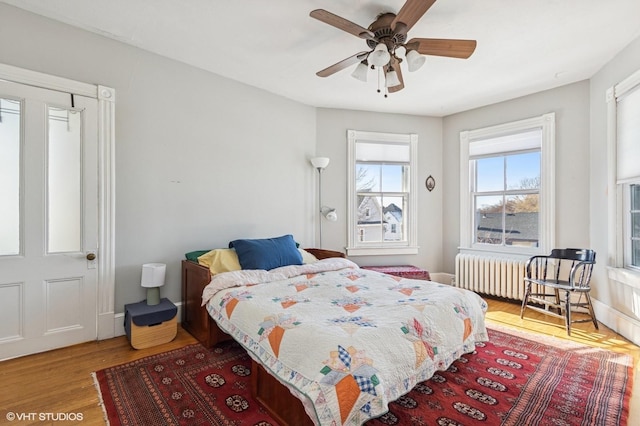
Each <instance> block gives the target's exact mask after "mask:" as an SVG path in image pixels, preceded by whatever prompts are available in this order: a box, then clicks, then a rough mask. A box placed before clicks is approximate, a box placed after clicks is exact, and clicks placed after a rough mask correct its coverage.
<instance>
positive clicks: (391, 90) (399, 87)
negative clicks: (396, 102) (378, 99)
mask: <svg viewBox="0 0 640 426" xmlns="http://www.w3.org/2000/svg"><path fill="white" fill-rule="evenodd" d="M391 66H392V67H393V70H394V71H395V72H396V74H398V80H400V84H398V85H397V86H393V87H387V90H388V91H389V93H396V92H399V91H400V90H402V89H404V78H402V68H400V62H399V61H398V58H396V57H395V56H392V57H391ZM385 72H387V67H385Z"/></svg>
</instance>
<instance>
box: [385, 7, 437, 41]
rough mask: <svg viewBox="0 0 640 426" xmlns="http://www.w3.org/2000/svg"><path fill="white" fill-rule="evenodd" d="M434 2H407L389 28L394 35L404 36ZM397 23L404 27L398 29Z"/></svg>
mask: <svg viewBox="0 0 640 426" xmlns="http://www.w3.org/2000/svg"><path fill="white" fill-rule="evenodd" d="M435 2H436V0H407V2H406V3H405V4H404V6H402V8H401V9H400V12H398V14H397V15H396V17H395V19H394V20H393V22H392V23H391V28H393V30H394V31H395V32H396V33H402V34H406V33H407V31H409V30H410V29H411V27H413V26H414V25H415V24H416V22H418V20H419V19H420V18H422V15H424V14H425V13H427V10H429V8H430V7H431V6H433V4H434V3H435ZM399 22H401V23H403V24H404V25H405V26H404V27H398V23H399Z"/></svg>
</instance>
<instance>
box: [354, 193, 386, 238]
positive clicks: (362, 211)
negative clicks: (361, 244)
mask: <svg viewBox="0 0 640 426" xmlns="http://www.w3.org/2000/svg"><path fill="white" fill-rule="evenodd" d="M359 198H360V200H359V201H360V203H359V207H358V224H357V227H358V235H359V236H360V241H365V242H372V241H378V242H379V241H382V234H383V232H382V231H383V227H382V225H383V222H382V220H383V213H382V197H379V196H377V197H373V196H364V197H359Z"/></svg>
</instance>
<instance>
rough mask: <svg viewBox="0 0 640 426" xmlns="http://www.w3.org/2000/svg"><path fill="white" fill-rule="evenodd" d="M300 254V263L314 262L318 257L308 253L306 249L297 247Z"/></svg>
mask: <svg viewBox="0 0 640 426" xmlns="http://www.w3.org/2000/svg"><path fill="white" fill-rule="evenodd" d="M298 250H299V251H300V254H301V255H302V263H314V262H317V261H318V258H317V257H315V256H314V255H312V254H311V253H309V252H308V251H306V250H304V249H301V248H298Z"/></svg>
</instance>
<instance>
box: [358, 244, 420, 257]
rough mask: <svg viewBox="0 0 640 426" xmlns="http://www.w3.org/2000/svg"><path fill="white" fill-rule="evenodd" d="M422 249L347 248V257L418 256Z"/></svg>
mask: <svg viewBox="0 0 640 426" xmlns="http://www.w3.org/2000/svg"><path fill="white" fill-rule="evenodd" d="M419 248H420V247H413V246H412V247H347V256H391V255H402V254H418V249H419Z"/></svg>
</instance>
